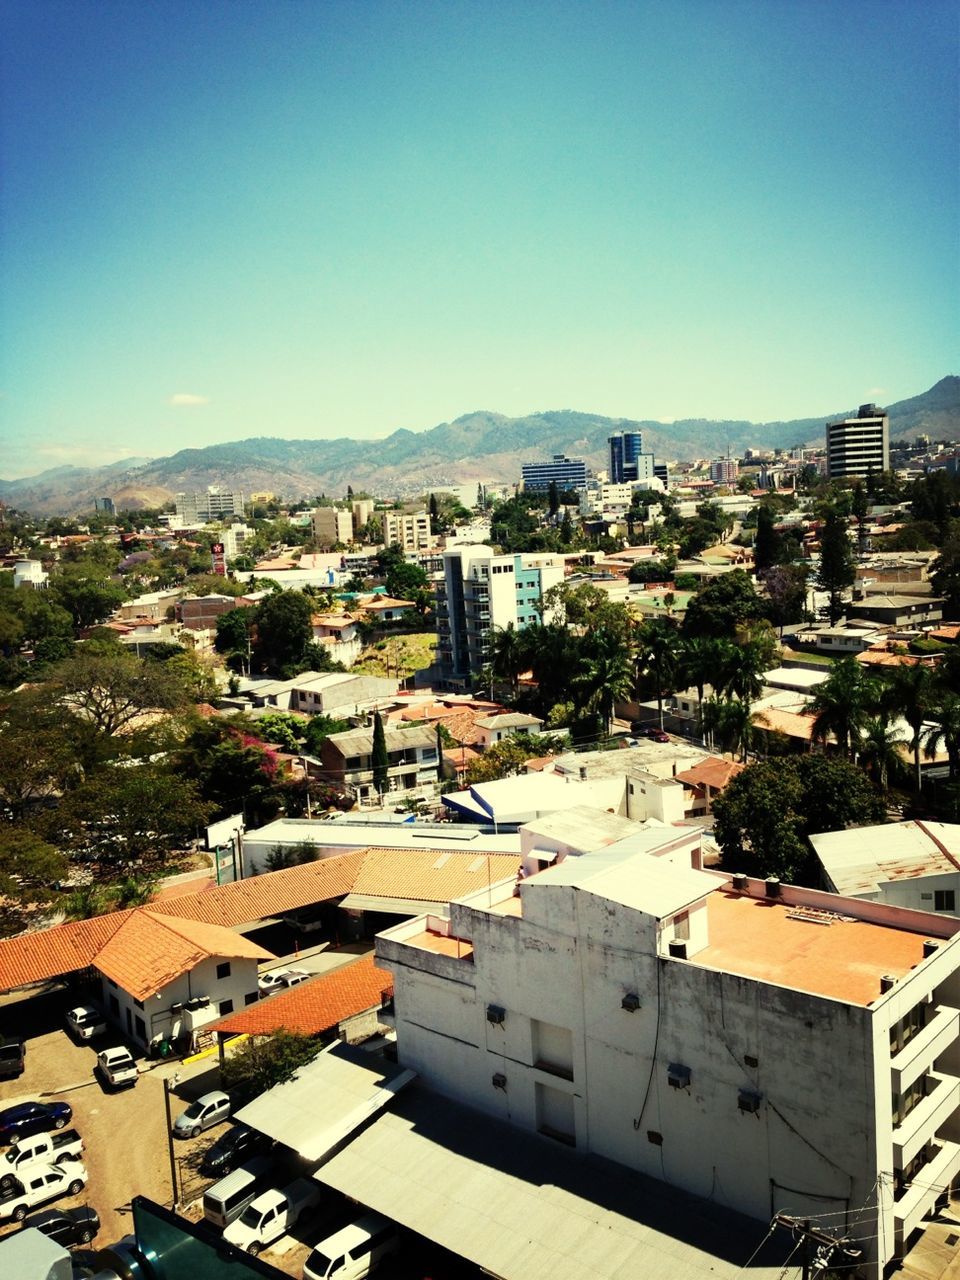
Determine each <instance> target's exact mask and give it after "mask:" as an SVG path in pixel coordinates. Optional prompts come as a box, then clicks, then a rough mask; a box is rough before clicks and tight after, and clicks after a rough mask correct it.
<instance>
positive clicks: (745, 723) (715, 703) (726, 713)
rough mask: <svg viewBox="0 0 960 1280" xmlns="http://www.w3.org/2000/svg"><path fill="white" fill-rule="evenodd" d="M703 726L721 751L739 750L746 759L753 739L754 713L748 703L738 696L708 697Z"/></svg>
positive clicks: (733, 751)
mask: <svg viewBox="0 0 960 1280" xmlns="http://www.w3.org/2000/svg"><path fill="white" fill-rule="evenodd" d="M703 711H704V716H703V719H704V726H705V728H706V730H707V732H708V733H709V734H710V735H711V738H712V739H713V740H714V741H716V742H718V743H719V744H720V750H721V751H729V752H730V754H731V755H735V754H736V753H737V752H738V751H739V752H740V758H741V760H744V761H745V760H746V758H747V752H748V751H749V750H750V745H751V743H752V741H753V728H754V715H753V712H752V711H751V710H750V704H749V703H748V702H744V701H742V700H741V699H740V698H708V699H707V701H706V703H705V704H704V708H703Z"/></svg>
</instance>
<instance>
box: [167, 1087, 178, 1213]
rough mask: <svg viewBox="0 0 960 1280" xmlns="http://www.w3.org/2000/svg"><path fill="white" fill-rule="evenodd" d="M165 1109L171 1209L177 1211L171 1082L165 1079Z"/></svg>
mask: <svg viewBox="0 0 960 1280" xmlns="http://www.w3.org/2000/svg"><path fill="white" fill-rule="evenodd" d="M163 1108H164V1111H165V1112H166V1114H167V1154H168V1155H169V1157H170V1187H171V1195H172V1197H173V1201H172V1204H171V1208H173V1209H176V1207H177V1203H178V1199H179V1197H178V1195H177V1162H176V1160H175V1158H174V1154H173V1118H172V1117H171V1115H170V1081H169V1080H168V1079H167V1077H166V1076H164V1077H163Z"/></svg>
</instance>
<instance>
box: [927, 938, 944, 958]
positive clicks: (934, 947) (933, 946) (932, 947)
mask: <svg viewBox="0 0 960 1280" xmlns="http://www.w3.org/2000/svg"><path fill="white" fill-rule="evenodd" d="M939 950H940V943H939V942H935V941H934V939H933V938H924V940H923V958H924V959H926V958H927V956H932V955H933V954H934V952H935V951H939Z"/></svg>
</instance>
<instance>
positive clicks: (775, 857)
mask: <svg viewBox="0 0 960 1280" xmlns="http://www.w3.org/2000/svg"><path fill="white" fill-rule="evenodd" d="M713 811H714V817H715V827H714V833H715V835H716V839H717V842H718V844H719V845H720V848H721V850H722V854H723V866H724V868H725V869H727V870H730V871H744V872H746V873H747V874H750V875H755V876H761V877H763V876H771V875H775V876H779V877H780V878H781V879H782V880H785V881H789V882H791V883H794V884H806V885H810V886H813V887H815V886H817V885H818V884H819V880H820V872H819V865H818V863H817V861H816V858H815V856H814V854H813V850H812V848H811V845H810V843H809V837H810V836H811V835H813V834H815V833H817V832H821V831H836V830H842V829H843V828H844V827H847V826H854V825H860V824H866V823H869V822H880V821H882V820H883V816H884V809H883V804H882V803H881V800H880V797H879V796H878V795H877V793H876V791H875V790H874V788H873V787H872V785H871V783H870V781H869V779H868V778H867V776H866V774H864V773H863V772H862V770H860V769H858V768H857V767H856V766H855V765H853V764H851V763H850V762H849V761H846V760H838V759H836V758H832V757H830V756H825V755H806V756H786V757H782V758H778V759H777V760H763V761H759V762H757V763H755V764H750V765H748V766H747V768H746V769H744V770H743V772H742V773H740V774H738V775H737V777H736V778H733V779H732V780H731V781H730V782H729V783H728V784H727V786H726V787H725V788H724V790H723V792H722V794H721V795H719V796H718V797H717V799H716V800H715V801H714V806H713Z"/></svg>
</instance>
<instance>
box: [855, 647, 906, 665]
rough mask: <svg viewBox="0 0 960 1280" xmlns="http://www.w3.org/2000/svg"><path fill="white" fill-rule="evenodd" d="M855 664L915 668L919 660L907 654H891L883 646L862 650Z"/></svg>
mask: <svg viewBox="0 0 960 1280" xmlns="http://www.w3.org/2000/svg"><path fill="white" fill-rule="evenodd" d="M856 660H857V662H859V663H861V665H863V666H865V667H915V666H917V665H918V664H919V663H920V659H919V658H918V657H915V656H914V655H913V654H909V653H891V652H890V650H889V649H887V648H886V647H883V646H877V647H875V648H872V649H864V650H863V652H862V653H858V654H857V655H856Z"/></svg>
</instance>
